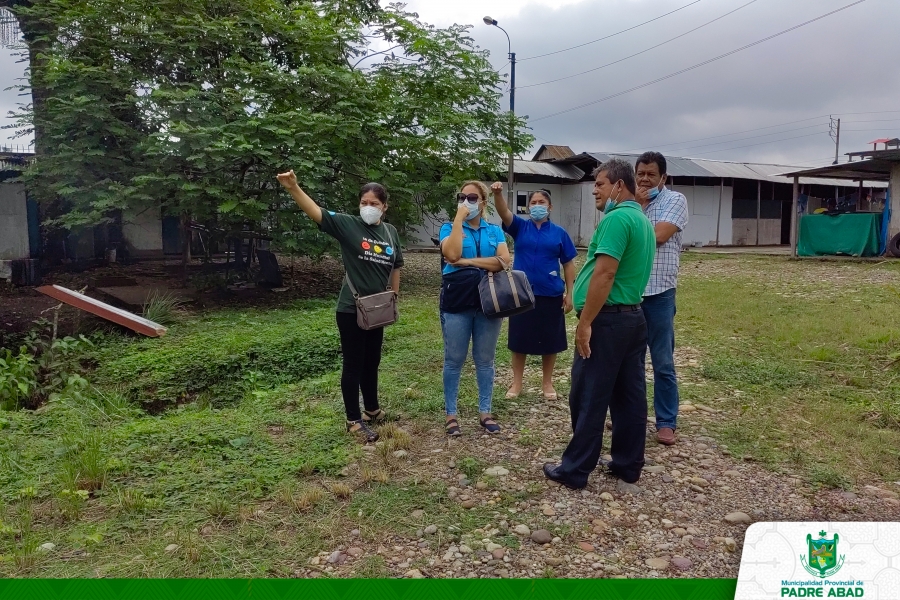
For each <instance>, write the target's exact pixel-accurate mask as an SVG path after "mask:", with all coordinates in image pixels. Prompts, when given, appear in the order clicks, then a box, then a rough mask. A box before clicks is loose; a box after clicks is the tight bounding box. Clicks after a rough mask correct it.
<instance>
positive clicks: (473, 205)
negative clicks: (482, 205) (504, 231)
mask: <svg viewBox="0 0 900 600" xmlns="http://www.w3.org/2000/svg"><path fill="white" fill-rule="evenodd" d="M466 208H467V209H469V216H468V217H466V221H474V220H475V219H477V218H478V217H480V216H481V211H479V210H478V203H477V202H466Z"/></svg>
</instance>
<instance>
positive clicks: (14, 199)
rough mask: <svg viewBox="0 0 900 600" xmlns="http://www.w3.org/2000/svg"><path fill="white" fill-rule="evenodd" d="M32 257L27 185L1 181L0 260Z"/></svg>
mask: <svg viewBox="0 0 900 600" xmlns="http://www.w3.org/2000/svg"><path fill="white" fill-rule="evenodd" d="M20 258H30V251H29V244H28V207H27V205H26V203H25V186H24V185H22V184H21V183H0V260H15V259H20Z"/></svg>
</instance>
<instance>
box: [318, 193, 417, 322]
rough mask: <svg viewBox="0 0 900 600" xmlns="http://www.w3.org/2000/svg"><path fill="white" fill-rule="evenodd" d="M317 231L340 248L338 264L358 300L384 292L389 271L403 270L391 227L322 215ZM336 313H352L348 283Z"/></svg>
mask: <svg viewBox="0 0 900 600" xmlns="http://www.w3.org/2000/svg"><path fill="white" fill-rule="evenodd" d="M319 229H321V230H322V231H324V232H325V233H327V234H328V235H330V236H332V237H333V238H334V239H336V240H337V241H338V242H339V243H340V245H341V260H342V261H343V263H344V269H345V270H346V271H347V277H349V278H350V280H351V281H353V285H354V287H356V291H357V293H359V295H360V296H369V295H371V294H377V293H379V292H383V291H384V290H385V289H387V286H388V280H389V278H390V275H391V271H392V270H393V269H395V268H399V267H402V266H403V252H402V251H401V250H400V237H399V236H398V235H397V230H396V229H395V228H394V226H393V225H391V224H390V223H385V222H384V221H382V222H381V223H380V224H379V225H367V224H366V222H365V221H363V220H362V218H361V217H358V216H355V215H347V214H341V213H335V212H330V211H327V210H323V211H322V223H320V224H319ZM337 311H338V312H345V313H355V312H356V303H355V302H353V294H352V293H351V292H350V288H349V287H347V282H346V281H345V282H344V284H343V285H342V286H341V294H340V296H338V304H337Z"/></svg>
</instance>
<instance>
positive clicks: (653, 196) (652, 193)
mask: <svg viewBox="0 0 900 600" xmlns="http://www.w3.org/2000/svg"><path fill="white" fill-rule="evenodd" d="M647 195H648V196H649V197H650V200H651V201H652V200H655V199H656V197H657V196H659V188H658V187H652V188H650V191H648V192H647Z"/></svg>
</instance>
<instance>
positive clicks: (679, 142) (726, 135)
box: [621, 110, 900, 152]
mask: <svg viewBox="0 0 900 600" xmlns="http://www.w3.org/2000/svg"><path fill="white" fill-rule="evenodd" d="M897 112H900V110H882V111H877V110H876V111H870V112H865V113H831V114H832V115H837V116H843V115H849V114H885V113H897ZM827 116H829V115H828V114H823V115H816V116H815V117H809V118H806V119H797V120H796V121H787V122H785V123H777V124H775V125H766V126H765V127H754V128H753V129H744V130H742V131H732V132H730V133H722V134H719V135H710V136H707V137H702V138H694V139H690V140H681V141H678V142H667V143H665V144H647V145H646V146H641V147H640V148H627V149H625V150H621V152H630V151H633V150H643V149H645V148H666V147H668V146H678V145H680V144H690V143H691V142H702V141H703V140H713V139H716V138H720V137H728V136H731V135H740V134H742V133H753V132H754V131H762V130H763V129H772V128H774V127H783V126H785V125H794V124H795V123H805V122H806V121H814V120H815V119H824V118H825V117H827ZM881 121H900V119H876V120H874V121H872V122H881ZM846 122H847V123H867V122H869V121H846ZM810 127H817V125H810ZM788 131H792V130H788ZM778 133H783V132H778V131H776V132H773V133H772V135H775V134H778ZM731 141H736V140H731ZM723 143H725V142H723Z"/></svg>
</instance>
